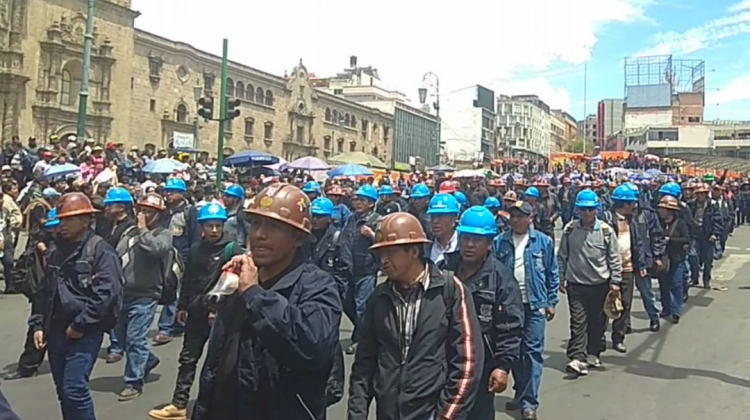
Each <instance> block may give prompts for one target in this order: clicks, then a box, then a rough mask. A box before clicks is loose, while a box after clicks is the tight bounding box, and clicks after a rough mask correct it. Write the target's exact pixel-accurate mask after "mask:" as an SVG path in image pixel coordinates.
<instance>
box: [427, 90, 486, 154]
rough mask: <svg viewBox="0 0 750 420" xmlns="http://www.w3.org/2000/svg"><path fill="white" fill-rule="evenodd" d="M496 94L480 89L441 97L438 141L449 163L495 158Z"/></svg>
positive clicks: (451, 93)
mask: <svg viewBox="0 0 750 420" xmlns="http://www.w3.org/2000/svg"><path fill="white" fill-rule="evenodd" d="M495 118H496V115H495V92H493V91H492V90H490V89H487V88H485V87H483V86H480V85H474V86H471V87H468V88H465V89H461V90H457V91H454V92H450V93H448V94H443V93H441V95H440V119H441V122H442V124H441V130H440V139H441V141H442V142H443V144H444V145H445V154H446V155H447V157H448V159H449V160H451V161H480V162H489V161H490V160H492V159H493V158H494V157H495Z"/></svg>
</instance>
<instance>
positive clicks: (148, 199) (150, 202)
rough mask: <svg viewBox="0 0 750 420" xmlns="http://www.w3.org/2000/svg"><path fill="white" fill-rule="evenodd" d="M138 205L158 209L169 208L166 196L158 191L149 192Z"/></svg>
mask: <svg viewBox="0 0 750 420" xmlns="http://www.w3.org/2000/svg"><path fill="white" fill-rule="evenodd" d="M137 205H138V207H148V208H152V209H154V210H158V211H164V210H166V209H167V205H166V204H165V203H164V197H162V196H161V195H159V194H157V193H153V192H151V193H148V194H146V195H144V196H143V198H141V199H140V201H138V204H137Z"/></svg>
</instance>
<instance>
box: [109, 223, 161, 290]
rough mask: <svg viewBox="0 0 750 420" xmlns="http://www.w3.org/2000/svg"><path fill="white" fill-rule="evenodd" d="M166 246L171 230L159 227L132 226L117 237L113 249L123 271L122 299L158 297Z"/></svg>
mask: <svg viewBox="0 0 750 420" xmlns="http://www.w3.org/2000/svg"><path fill="white" fill-rule="evenodd" d="M170 249H172V232H170V231H169V229H164V228H162V227H158V228H156V229H153V230H148V229H140V230H139V229H138V228H137V227H134V228H133V229H132V230H130V231H127V232H125V233H124V234H123V235H122V237H120V241H119V242H118V243H117V249H116V250H117V255H119V256H120V259H121V260H122V268H123V272H124V274H125V287H124V288H123V292H124V298H125V301H132V300H135V299H138V298H154V299H159V297H160V296H161V288H162V285H163V284H164V272H165V271H166V267H165V265H166V264H167V257H168V256H169V251H170Z"/></svg>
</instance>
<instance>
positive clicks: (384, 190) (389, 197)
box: [375, 185, 401, 216]
mask: <svg viewBox="0 0 750 420" xmlns="http://www.w3.org/2000/svg"><path fill="white" fill-rule="evenodd" d="M378 196H379V197H380V199H379V200H378V204H377V206H376V207H375V211H376V212H377V213H378V214H379V215H381V216H387V215H389V214H391V213H396V212H399V211H401V206H400V205H399V204H398V201H396V195H395V194H394V193H393V188H392V187H391V186H390V185H383V186H382V187H380V191H378Z"/></svg>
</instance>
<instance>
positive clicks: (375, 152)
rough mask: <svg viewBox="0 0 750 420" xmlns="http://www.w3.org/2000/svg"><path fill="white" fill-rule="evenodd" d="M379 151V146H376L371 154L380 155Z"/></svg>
mask: <svg viewBox="0 0 750 420" xmlns="http://www.w3.org/2000/svg"><path fill="white" fill-rule="evenodd" d="M378 151H379V150H378V146H375V147H373V148H372V151H371V152H370V153H371V154H372V155H373V156H375V157H379V156H378Z"/></svg>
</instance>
